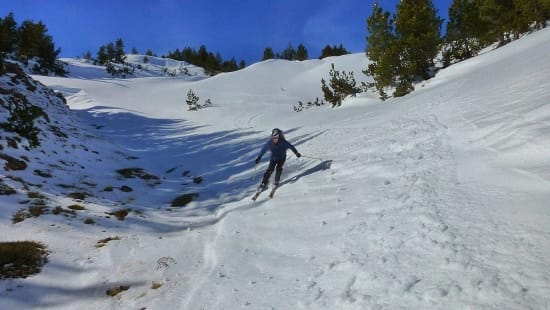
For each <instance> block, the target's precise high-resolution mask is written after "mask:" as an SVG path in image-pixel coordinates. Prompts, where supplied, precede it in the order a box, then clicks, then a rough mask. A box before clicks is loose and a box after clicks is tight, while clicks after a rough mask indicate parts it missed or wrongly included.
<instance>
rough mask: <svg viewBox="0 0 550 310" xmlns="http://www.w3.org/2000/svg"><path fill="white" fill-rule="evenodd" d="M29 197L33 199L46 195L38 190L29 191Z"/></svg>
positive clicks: (43, 197) (42, 197)
mask: <svg viewBox="0 0 550 310" xmlns="http://www.w3.org/2000/svg"><path fill="white" fill-rule="evenodd" d="M27 197H29V198H32V199H45V198H46V197H45V196H44V195H42V194H40V193H38V192H27Z"/></svg>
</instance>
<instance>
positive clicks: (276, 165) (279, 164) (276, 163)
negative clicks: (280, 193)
mask: <svg viewBox="0 0 550 310" xmlns="http://www.w3.org/2000/svg"><path fill="white" fill-rule="evenodd" d="M285 160H286V158H283V159H280V160H271V161H269V166H268V167H267V170H266V171H265V173H264V178H263V179H262V184H264V185H267V184H268V183H269V178H270V177H271V174H272V173H273V170H275V184H279V181H280V180H281V173H282V172H283V165H284V164H285Z"/></svg>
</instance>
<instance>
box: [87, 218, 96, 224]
mask: <svg viewBox="0 0 550 310" xmlns="http://www.w3.org/2000/svg"><path fill="white" fill-rule="evenodd" d="M84 224H95V221H94V219H92V218H89V217H87V218H86V219H84Z"/></svg>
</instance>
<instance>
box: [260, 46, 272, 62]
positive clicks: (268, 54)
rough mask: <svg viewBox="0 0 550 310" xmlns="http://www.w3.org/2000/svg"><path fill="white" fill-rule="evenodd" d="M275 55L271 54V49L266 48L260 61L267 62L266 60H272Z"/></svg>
mask: <svg viewBox="0 0 550 310" xmlns="http://www.w3.org/2000/svg"><path fill="white" fill-rule="evenodd" d="M274 58H275V53H273V49H272V48H271V47H266V48H265V50H264V55H263V57H262V60H268V59H274Z"/></svg>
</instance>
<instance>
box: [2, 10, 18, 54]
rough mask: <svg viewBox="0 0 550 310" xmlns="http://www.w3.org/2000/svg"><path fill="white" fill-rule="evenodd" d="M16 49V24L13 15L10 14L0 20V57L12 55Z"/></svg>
mask: <svg viewBox="0 0 550 310" xmlns="http://www.w3.org/2000/svg"><path fill="white" fill-rule="evenodd" d="M16 49H17V22H16V21H15V18H14V16H13V13H10V14H8V16H6V17H4V18H0V55H2V54H9V53H13V52H15V51H16ZM0 58H1V56H0Z"/></svg>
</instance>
